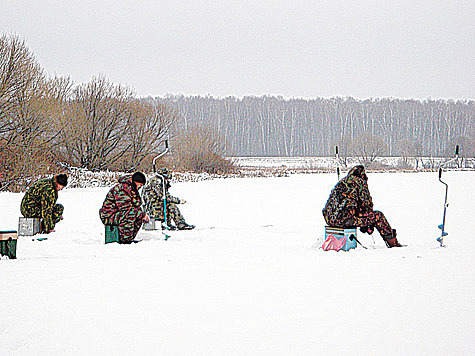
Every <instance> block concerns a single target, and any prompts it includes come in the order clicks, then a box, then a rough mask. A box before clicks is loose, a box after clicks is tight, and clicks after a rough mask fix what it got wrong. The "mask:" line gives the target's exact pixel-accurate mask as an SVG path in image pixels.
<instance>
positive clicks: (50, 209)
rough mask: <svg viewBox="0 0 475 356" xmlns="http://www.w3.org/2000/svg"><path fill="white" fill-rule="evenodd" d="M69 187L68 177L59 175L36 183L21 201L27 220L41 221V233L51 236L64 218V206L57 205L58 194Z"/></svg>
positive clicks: (22, 211) (21, 208) (21, 209)
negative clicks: (35, 219) (57, 224)
mask: <svg viewBox="0 0 475 356" xmlns="http://www.w3.org/2000/svg"><path fill="white" fill-rule="evenodd" d="M66 185H68V176H67V175H66V174H58V175H57V176H54V177H52V178H48V179H43V180H40V181H38V182H36V183H34V184H33V185H32V186H31V187H30V188H29V189H28V191H27V192H26V194H25V196H24V197H23V199H22V201H21V206H20V211H21V214H22V215H23V216H24V217H25V218H38V219H40V221H41V222H40V233H42V234H49V233H50V232H53V231H54V226H55V225H56V223H58V222H59V221H60V220H61V219H62V216H63V211H64V206H63V205H61V204H56V201H57V200H58V192H59V191H60V190H62V189H63V188H64V187H65V186H66Z"/></svg>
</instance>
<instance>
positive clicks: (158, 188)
mask: <svg viewBox="0 0 475 356" xmlns="http://www.w3.org/2000/svg"><path fill="white" fill-rule="evenodd" d="M157 173H158V174H157V175H156V176H154V177H152V178H150V179H149V181H148V182H147V184H146V185H145V187H144V189H143V193H142V194H143V199H144V203H145V209H146V210H147V211H148V212H149V214H150V216H151V217H152V218H154V219H157V220H160V221H163V222H164V224H165V225H166V227H168V228H172V229H173V228H175V226H174V225H173V224H172V221H174V222H175V224H176V227H177V228H178V230H191V229H193V228H194V227H195V226H194V225H188V224H187V223H186V222H185V218H184V217H183V215H182V214H181V212H180V209H178V207H177V204H184V203H186V201H185V200H184V199H180V198H177V197H174V196H172V195H170V193H169V192H168V189H169V188H170V186H171V184H170V180H171V178H172V177H171V175H170V173H169V172H168V169H167V168H166V167H163V168H160V169H159V170H158V172H157ZM162 177H163V178H162ZM162 179H165V184H163V183H164V182H163V180H162ZM164 190H165V194H166V195H165V196H166V207H167V209H166V221H165V212H164V210H163V206H164V202H163V194H164V193H163V191H164Z"/></svg>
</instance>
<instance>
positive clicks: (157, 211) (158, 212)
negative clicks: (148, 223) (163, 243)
mask: <svg viewBox="0 0 475 356" xmlns="http://www.w3.org/2000/svg"><path fill="white" fill-rule="evenodd" d="M177 205H178V204H175V203H168V202H167V221H166V222H165V223H166V224H167V225H168V226H171V225H172V224H171V222H172V221H174V222H175V225H176V226H180V225H184V224H186V223H185V218H184V217H183V215H181V212H180V209H179V208H178V206H177ZM146 206H147V210H148V213H149V214H150V216H151V217H152V218H154V219H158V220H161V221H164V220H165V214H164V213H163V201H162V200H154V201H152V202H150V203H149V204H146Z"/></svg>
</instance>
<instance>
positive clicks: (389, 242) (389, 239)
mask: <svg viewBox="0 0 475 356" xmlns="http://www.w3.org/2000/svg"><path fill="white" fill-rule="evenodd" d="M396 235H397V234H396V230H395V229H393V233H392V234H391V235H388V236H383V239H384V242H385V243H386V246H388V248H391V247H403V246H402V245H401V244H400V243H399V242H398V240H397V238H396Z"/></svg>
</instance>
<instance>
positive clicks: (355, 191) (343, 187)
mask: <svg viewBox="0 0 475 356" xmlns="http://www.w3.org/2000/svg"><path fill="white" fill-rule="evenodd" d="M353 173H354V170H353V169H351V170H350V171H349V172H348V175H347V176H346V177H344V178H343V179H341V180H340V181H339V182H338V183H337V184H336V185H335V187H334V188H333V190H332V191H331V193H330V197H329V198H328V200H327V203H326V205H325V208H324V209H323V211H322V212H323V216H324V218H325V221H326V222H327V224H328V225H332V226H339V223H341V222H344V221H347V220H349V218H351V217H355V216H356V217H357V216H360V215H363V214H365V213H367V212H369V211H372V210H373V200H372V199H371V194H370V193H369V188H368V182H367V181H366V180H365V179H363V178H360V177H357V176H354V175H353Z"/></svg>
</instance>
